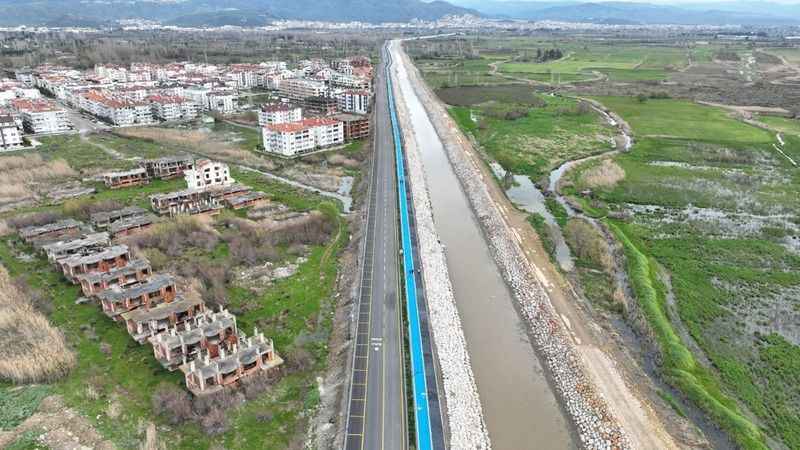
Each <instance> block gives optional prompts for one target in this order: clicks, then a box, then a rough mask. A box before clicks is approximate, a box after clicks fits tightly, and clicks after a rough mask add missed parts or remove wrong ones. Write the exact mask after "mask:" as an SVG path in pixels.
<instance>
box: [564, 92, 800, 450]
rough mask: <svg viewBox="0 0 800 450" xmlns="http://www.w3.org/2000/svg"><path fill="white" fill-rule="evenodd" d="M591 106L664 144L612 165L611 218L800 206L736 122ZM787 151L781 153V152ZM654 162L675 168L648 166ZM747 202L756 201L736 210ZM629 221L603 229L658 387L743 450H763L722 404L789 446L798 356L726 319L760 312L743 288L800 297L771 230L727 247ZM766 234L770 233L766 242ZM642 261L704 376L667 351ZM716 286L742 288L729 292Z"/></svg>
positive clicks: (792, 188) (686, 229)
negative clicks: (623, 275) (645, 327)
mask: <svg viewBox="0 0 800 450" xmlns="http://www.w3.org/2000/svg"><path fill="white" fill-rule="evenodd" d="M600 100H601V101H603V102H604V104H606V106H608V107H610V109H612V110H614V111H616V112H618V113H620V114H621V115H622V116H623V117H624V118H625V119H626V120H627V121H628V122H629V123H630V124H631V125H632V127H633V128H634V131H635V132H636V133H637V135H638V136H641V135H645V134H670V135H672V136H675V138H673V139H658V138H646V139H641V140H639V141H638V143H637V144H636V146H635V147H634V149H633V151H632V152H631V153H628V154H624V155H620V156H618V157H616V158H615V160H616V162H617V163H618V164H620V165H621V166H622V167H623V168H624V169H625V172H626V174H627V176H626V179H625V180H624V181H623V182H621V183H620V184H618V185H617V186H615V187H613V188H608V189H606V190H600V191H599V192H597V195H598V197H599V198H600V199H601V200H602V201H603V202H606V203H608V204H609V205H612V207H615V208H619V207H623V208H624V205H625V204H626V203H640V204H654V205H661V206H663V207H667V208H685V207H688V206H690V205H694V206H697V207H706V208H712V209H721V210H723V211H730V212H734V211H742V212H753V213H757V214H758V213H761V214H770V213H773V212H776V211H780V210H783V211H786V212H788V211H791V210H795V211H796V210H797V207H798V206H800V204H799V203H798V197H800V196H798V192H800V176H798V174H797V173H796V171H794V172H792V171H791V167H790V166H788V163H787V162H785V160H783V159H781V158H780V157H778V155H776V154H775V152H774V151H773V150H772V149H771V142H773V140H772V139H773V137H772V135H771V134H770V133H768V132H764V131H763V130H759V129H756V128H754V127H750V126H747V125H745V124H741V123H739V122H736V121H734V120H732V119H730V118H728V117H727V116H725V114H724V113H723V112H721V111H719V110H717V109H714V108H707V107H702V106H698V105H692V104H690V103H687V102H679V101H674V100H658V101H654V100H648V101H647V102H645V103H639V102H637V101H636V100H635V99H628V98H620V97H611V98H609V97H607V98H603V99H600ZM683 121H686V123H683ZM795 147H796V145H793V143H792V142H790V143H789V148H788V149H787V151H788V152H792V151H794V149H795ZM654 161H658V162H663V161H667V162H673V163H680V164H684V166H663V165H653V164H652V163H653V162H654ZM579 170H580V169H579ZM787 171H788V172H787ZM765 173H773V174H774V173H786V174H788V176H789V178H788V182H782V183H777V184H776V183H774V182H773V181H772V179H771V178H770V177H768V176H766V175H765ZM738 174H741V175H738ZM577 178H579V177H577ZM743 180H747V181H746V182H744V181H743ZM579 188H580V186H578V189H579ZM747 198H752V199H754V200H755V201H754V202H746V201H742V200H743V199H747ZM639 219H640V218H639V217H636V218H635V221H636V222H637V223H636V224H629V225H622V224H615V225H614V226H613V229H614V231H615V233H616V235H617V236H618V238H619V239H620V241H621V242H622V243H623V244H624V247H625V251H626V256H627V257H628V264H629V267H628V268H629V275H630V276H631V279H632V283H633V285H634V288H635V292H636V294H637V298H638V300H639V303H640V305H641V306H642V307H643V308H645V311H646V313H647V317H648V320H649V321H650V323H651V326H652V327H653V329H654V330H655V332H656V334H657V336H658V338H659V339H658V340H659V344H660V345H661V347H662V350H663V351H664V353H665V355H666V356H667V358H666V360H665V373H666V374H667V376H668V377H669V378H670V379H671V380H672V381H673V382H674V383H675V384H676V385H677V386H678V387H680V388H681V389H682V391H683V392H684V393H685V394H686V395H687V396H688V397H690V398H691V399H692V400H694V401H695V402H696V403H697V404H698V405H699V406H701V407H702V408H703V409H704V410H706V411H707V412H709V414H710V415H711V416H712V417H713V418H714V419H715V420H716V421H717V422H718V423H719V424H720V425H721V426H723V427H724V428H725V429H726V430H727V431H728V432H729V433H730V434H731V435H732V436H733V438H734V439H735V440H736V441H737V442H738V443H739V444H740V445H742V446H743V447H744V448H758V447H759V446H762V445H763V438H762V437H761V433H760V432H759V431H758V429H757V428H756V427H755V425H753V424H752V423H750V422H749V421H748V420H747V419H745V417H744V416H743V415H742V414H741V413H739V412H738V410H737V407H736V404H735V402H733V401H731V398H734V397H735V398H738V399H739V400H741V401H743V402H744V403H745V404H746V405H747V407H748V409H749V410H750V411H751V412H753V413H754V414H756V415H757V416H758V418H759V419H760V420H761V421H762V422H763V423H764V424H765V426H766V427H767V430H768V432H769V434H770V435H772V436H775V437H779V438H780V439H782V440H783V442H784V443H785V444H786V445H788V446H789V447H790V448H795V447H797V446H798V445H800V419H798V403H797V399H798V398H800V397H799V396H798V395H800V390H799V389H798V387H797V385H796V383H794V380H795V378H796V377H788V378H786V377H785V374H786V373H787V371H788V370H789V367H794V366H795V365H796V364H797V363H798V360H797V359H796V358H797V357H798V356H799V355H798V353H800V349H799V348H798V347H797V346H794V345H792V344H790V343H789V342H787V341H786V340H785V339H783V338H782V337H781V336H780V335H777V334H769V335H767V336H763V335H761V336H759V335H755V336H753V335H752V334H750V333H747V332H746V331H745V329H744V326H743V324H742V323H741V322H740V320H739V319H737V316H736V315H735V314H734V313H732V311H733V310H734V309H735V308H736V307H740V305H743V304H747V303H749V302H758V301H764V299H763V298H760V297H759V296H758V295H756V296H755V297H754V296H753V294H748V291H747V290H746V289H755V290H756V292H782V289H789V288H792V287H795V286H800V275H798V270H800V257H798V256H796V255H794V254H792V253H790V252H789V251H788V250H787V249H785V248H784V247H783V246H781V245H780V244H779V238H781V237H782V234H781V232H780V230H779V231H769V230H767V231H764V232H762V234H760V235H759V234H756V235H753V236H742V237H731V236H726V235H724V234H723V233H719V232H715V231H714V230H709V229H708V226H707V225H706V226H703V227H699V225H698V224H697V223H694V222H691V221H679V222H674V223H665V222H661V221H657V220H651V221H645V222H641V220H639ZM770 232H774V233H777V238H775V237H773V236H771V235H769V233H770ZM652 260H655V261H657V262H658V263H660V264H662V265H664V266H665V267H666V268H667V269H668V270H669V271H670V272H671V274H672V285H673V290H674V293H675V296H676V302H677V306H678V312H679V314H680V318H681V320H682V321H683V322H684V324H685V325H686V327H687V329H688V330H689V332H690V334H691V335H692V337H693V338H694V339H695V340H696V341H697V343H698V344H699V345H700V347H701V348H702V349H703V351H704V352H705V353H706V356H708V358H709V359H710V360H711V361H712V363H713V365H714V368H715V370H714V371H713V372H710V371H706V370H703V369H702V368H699V367H698V366H697V363H696V361H694V359H693V357H692V355H691V354H690V353H689V352H688V350H686V348H685V347H683V345H682V344H681V343H680V341H679V340H675V339H676V337H677V336H676V335H675V332H674V330H672V326H671V324H670V322H669V320H668V319H667V317H666V316H665V315H664V311H663V303H664V299H663V293H662V292H660V289H661V288H659V286H658V284H659V282H658V281H657V278H656V277H655V276H654V274H653V268H652V262H651V261H652ZM725 286H742V287H740V288H737V289H740V290H739V291H737V293H732V292H731V291H730V290H729V288H725ZM744 287H747V288H746V289H745V288H744ZM751 320H756V318H755V317H753V318H751ZM779 357H780V359H779ZM717 378H718V380H719V382H718V381H716V379H717Z"/></svg>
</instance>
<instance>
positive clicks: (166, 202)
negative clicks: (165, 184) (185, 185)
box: [150, 189, 222, 217]
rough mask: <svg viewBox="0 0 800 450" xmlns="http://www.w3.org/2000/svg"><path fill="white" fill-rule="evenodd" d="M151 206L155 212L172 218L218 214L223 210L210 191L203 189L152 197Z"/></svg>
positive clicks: (185, 190)
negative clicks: (181, 215)
mask: <svg viewBox="0 0 800 450" xmlns="http://www.w3.org/2000/svg"><path fill="white" fill-rule="evenodd" d="M150 204H151V205H152V207H153V211H155V212H157V213H159V214H162V215H169V216H170V217H173V216H176V215H179V214H190V215H194V214H217V213H219V211H220V210H221V209H222V205H220V204H219V202H218V201H217V200H216V199H215V198H213V197H211V195H210V194H209V193H208V191H206V190H201V189H184V190H182V191H176V192H168V193H166V194H156V195H151V196H150Z"/></svg>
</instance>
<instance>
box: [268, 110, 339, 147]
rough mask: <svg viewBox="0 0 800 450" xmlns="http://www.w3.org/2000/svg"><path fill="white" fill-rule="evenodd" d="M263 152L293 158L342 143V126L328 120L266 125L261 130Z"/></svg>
mask: <svg viewBox="0 0 800 450" xmlns="http://www.w3.org/2000/svg"><path fill="white" fill-rule="evenodd" d="M262 141H263V145H264V151H266V152H268V153H275V154H278V155H281V156H287V157H293V156H297V155H302V154H304V153H308V152H312V151H314V150H317V149H321V148H326V147H331V146H335V145H341V144H343V143H344V124H343V123H342V122H341V121H339V120H335V119H330V118H313V119H305V120H301V121H299V122H293V123H279V124H272V125H266V126H265V127H264V128H263V129H262Z"/></svg>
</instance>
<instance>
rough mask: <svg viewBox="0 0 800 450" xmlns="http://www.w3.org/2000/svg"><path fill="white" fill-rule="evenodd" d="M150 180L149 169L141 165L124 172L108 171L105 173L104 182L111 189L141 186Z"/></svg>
mask: <svg viewBox="0 0 800 450" xmlns="http://www.w3.org/2000/svg"><path fill="white" fill-rule="evenodd" d="M149 182H150V177H148V176H147V171H146V170H144V169H143V168H141V167H139V168H136V169H131V170H125V171H122V172H106V173H104V174H103V183H105V185H106V187H108V188H111V189H122V188H126V187H131V186H141V185H143V184H147V183H149Z"/></svg>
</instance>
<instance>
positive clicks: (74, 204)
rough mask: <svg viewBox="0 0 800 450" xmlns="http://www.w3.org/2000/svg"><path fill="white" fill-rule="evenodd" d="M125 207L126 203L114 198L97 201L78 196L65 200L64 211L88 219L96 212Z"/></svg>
mask: <svg viewBox="0 0 800 450" xmlns="http://www.w3.org/2000/svg"><path fill="white" fill-rule="evenodd" d="M124 207H125V205H123V204H122V203H120V202H117V201H114V200H102V201H96V200H92V199H90V198H76V199H70V200H67V201H66V202H64V212H65V213H66V214H67V215H69V216H73V217H76V218H78V219H82V220H86V219H88V218H89V217H90V216H91V215H92V214H94V213H98V212H106V211H114V210H117V209H122V208H124Z"/></svg>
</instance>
